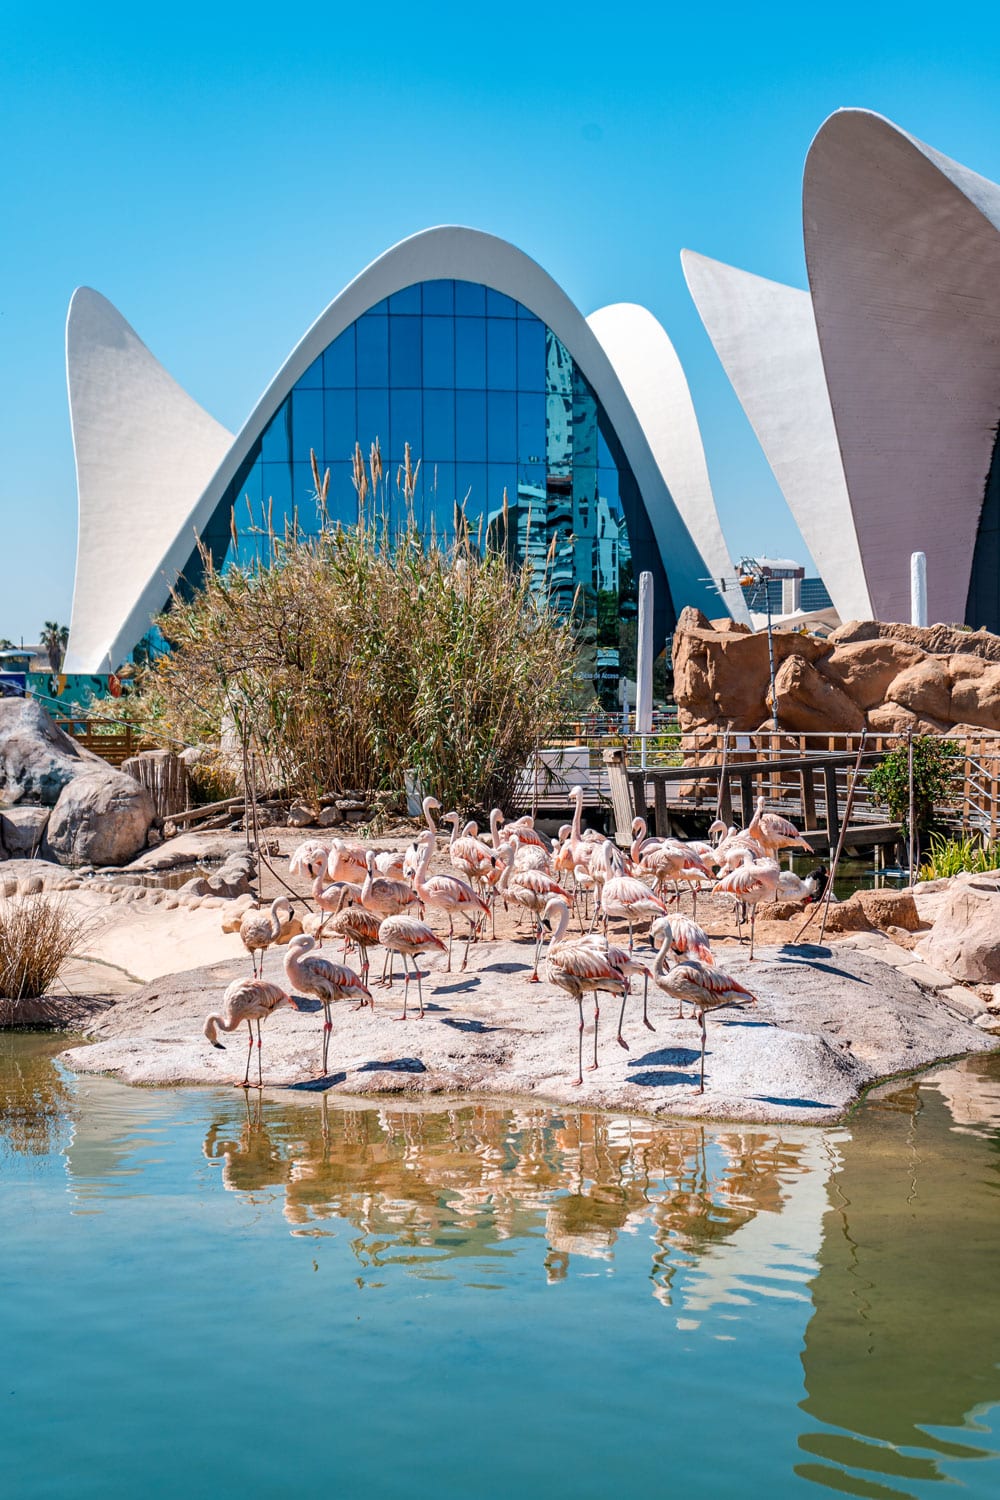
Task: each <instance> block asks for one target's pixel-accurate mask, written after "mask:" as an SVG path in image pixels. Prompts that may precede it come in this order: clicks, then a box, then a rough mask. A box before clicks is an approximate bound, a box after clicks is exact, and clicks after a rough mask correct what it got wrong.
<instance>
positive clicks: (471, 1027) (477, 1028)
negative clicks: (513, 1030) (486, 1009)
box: [441, 1016, 501, 1036]
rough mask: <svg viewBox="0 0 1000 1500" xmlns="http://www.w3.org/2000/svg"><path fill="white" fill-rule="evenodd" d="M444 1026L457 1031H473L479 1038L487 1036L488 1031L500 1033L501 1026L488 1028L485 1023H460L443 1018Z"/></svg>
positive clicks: (446, 1017) (451, 1018) (448, 1017)
mask: <svg viewBox="0 0 1000 1500" xmlns="http://www.w3.org/2000/svg"><path fill="white" fill-rule="evenodd" d="M441 1025H442V1026H452V1027H454V1029H455V1030H456V1031H472V1032H475V1034H476V1035H477V1036H485V1034H486V1033H487V1032H488V1031H499V1030H500V1029H501V1028H500V1027H499V1026H487V1024H486V1022H485V1021H459V1020H457V1019H456V1018H454V1017H451V1016H442V1018H441Z"/></svg>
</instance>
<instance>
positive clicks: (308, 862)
mask: <svg viewBox="0 0 1000 1500" xmlns="http://www.w3.org/2000/svg"><path fill="white" fill-rule="evenodd" d="M329 855H330V846H329V844H324V843H323V842H322V840H321V839H306V841H305V843H304V844H299V846H298V848H297V849H293V850H292V854H291V857H290V859H289V861H288V873H289V874H290V875H297V874H298V873H299V872H300V871H302V870H304V871H305V872H306V874H307V875H308V876H309V878H310V879H315V877H316V875H317V874H326V866H327V860H328V858H329Z"/></svg>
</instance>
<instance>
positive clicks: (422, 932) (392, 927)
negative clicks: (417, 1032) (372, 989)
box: [378, 916, 445, 1021]
mask: <svg viewBox="0 0 1000 1500" xmlns="http://www.w3.org/2000/svg"><path fill="white" fill-rule="evenodd" d="M378 940H379V942H380V943H381V944H382V947H383V948H384V949H385V950H386V952H387V953H389V954H393V953H401V954H402V956H403V981H404V983H403V1014H402V1015H401V1016H394V1017H393V1019H394V1020H396V1021H405V1020H406V1001H407V996H408V994H409V989H410V978H411V975H410V972H409V970H408V969H407V967H406V960H407V959H408V958H411V959H412V960H413V975H412V977H413V978H415V979H416V981H417V994H418V996H419V998H420V1014H419V1018H420V1020H421V1021H422V1020H423V1018H424V992H423V988H422V987H421V983H420V979H421V974H420V970H419V968H418V967H417V954H418V953H433V952H441V953H443V952H444V951H445V947H444V943H442V941H441V939H440V938H439V937H438V935H437V933H436V932H432V930H431V929H430V928H429V927H428V926H427V923H426V922H418V921H417V919H416V917H408V916H396V917H386V919H385V921H384V922H382V924H381V925H380V927H379V930H378ZM390 982H391V981H390Z"/></svg>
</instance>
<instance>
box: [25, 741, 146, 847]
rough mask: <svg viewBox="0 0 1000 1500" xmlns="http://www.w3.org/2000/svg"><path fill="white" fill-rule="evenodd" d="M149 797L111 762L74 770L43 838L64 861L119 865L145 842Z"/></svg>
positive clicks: (136, 783)
mask: <svg viewBox="0 0 1000 1500" xmlns="http://www.w3.org/2000/svg"><path fill="white" fill-rule="evenodd" d="M155 816H156V808H155V807H154V805H153V799H152V797H151V795H150V794H149V792H147V791H146V789H145V787H141V786H140V785H139V783H138V782H137V781H135V780H134V779H133V778H132V777H131V776H125V775H124V774H123V773H122V772H121V771H115V770H113V769H112V768H111V766H108V765H104V766H103V769H101V770H96V771H88V772H87V774H86V775H84V776H75V777H74V778H73V780H72V781H71V782H69V783H68V785H67V786H65V787H64V788H63V790H62V792H61V793H60V795H59V801H58V802H57V803H56V805H55V807H54V808H53V810H52V815H51V817H50V818H49V825H48V832H47V843H48V847H49V849H50V850H51V851H52V853H53V854H54V855H55V857H56V859H58V860H59V862H60V864H64V865H124V864H127V862H128V861H129V860H130V859H134V858H135V856H136V855H137V854H138V853H139V850H140V849H143V848H145V845H146V835H147V833H148V832H149V828H150V824H151V823H152V821H153V818H154V817H155Z"/></svg>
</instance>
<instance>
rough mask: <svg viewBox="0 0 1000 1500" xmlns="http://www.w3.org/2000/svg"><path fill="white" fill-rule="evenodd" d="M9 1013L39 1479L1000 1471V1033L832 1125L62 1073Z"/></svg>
mask: <svg viewBox="0 0 1000 1500" xmlns="http://www.w3.org/2000/svg"><path fill="white" fill-rule="evenodd" d="M62 1045H64V1042H63V1041H57V1040H53V1039H51V1038H46V1037H40V1036H11V1035H7V1036H0V1202H2V1205H3V1216H2V1222H3V1236H2V1251H0V1255H2V1259H0V1266H2V1283H0V1284H2V1296H0V1349H2V1351H3V1367H2V1370H3V1384H2V1387H0V1394H2V1402H0V1463H2V1465H3V1469H2V1475H3V1480H4V1493H6V1494H10V1495H11V1496H16V1497H18V1500H35V1497H49V1496H53V1497H56V1496H58V1497H64V1496H65V1497H70V1496H72V1497H74V1500H88V1497H102V1500H104V1497H117V1496H129V1497H133V1496H135V1497H139V1496H141V1497H160V1496H171V1497H174V1496H181V1497H192V1500H193V1497H200V1496H229V1495H233V1496H235V1495H241V1496H253V1497H270V1496H286V1495H287V1496H292V1495H300V1494H303V1493H309V1492H312V1491H314V1490H315V1491H317V1492H323V1493H330V1494H333V1495H336V1496H350V1497H354V1496H366V1497H371V1500H395V1497H397V1496H399V1497H404V1496H405V1497H406V1500H422V1497H428V1500H431V1497H434V1500H448V1497H467V1496H468V1497H473V1496H475V1497H491V1500H492V1497H498V1500H499V1497H505V1500H506V1497H517V1496H520V1497H524V1500H535V1497H539V1500H541V1497H546V1500H549V1497H551V1500H560V1497H563V1496H566V1497H574V1500H590V1497H595V1500H596V1497H598V1496H600V1497H609V1496H616V1495H644V1494H647V1495H663V1496H671V1497H673V1496H676V1497H697V1496H713V1497H715V1496H730V1495H733V1496H761V1497H765V1496H767V1497H774V1496H779V1497H780V1496H786V1495H791V1496H794V1495H800V1494H801V1495H806V1494H813V1495H815V1494H816V1493H817V1487H819V1488H820V1489H833V1490H835V1491H840V1492H841V1493H845V1494H850V1495H862V1496H874V1497H881V1496H899V1495H908V1496H915V1497H924V1496H931V1495H936V1494H944V1493H946V1487H948V1486H950V1492H951V1493H954V1494H956V1495H961V1496H962V1497H963V1500H964V1497H965V1496H982V1497H986V1496H989V1497H990V1500H996V1497H997V1496H998V1495H1000V1369H998V1367H997V1361H998V1360H1000V1296H998V1294H997V1278H998V1272H1000V1065H998V1062H997V1060H996V1059H986V1060H983V1059H979V1060H976V1061H969V1062H966V1063H962V1064H959V1065H956V1066H952V1067H949V1068H946V1069H941V1070H939V1071H938V1072H937V1073H935V1074H932V1075H929V1076H927V1077H925V1078H923V1079H921V1080H919V1081H913V1080H910V1081H908V1082H906V1083H905V1084H903V1085H897V1086H894V1087H893V1088H891V1089H890V1090H888V1091H887V1092H886V1094H885V1096H884V1097H883V1098H881V1099H879V1100H877V1101H872V1102H871V1103H869V1104H868V1105H866V1106H865V1108H864V1109H863V1110H862V1111H861V1112H860V1113H859V1114H858V1115H857V1116H856V1117H855V1118H854V1119H853V1120H852V1121H851V1123H850V1124H849V1126H845V1127H843V1128H840V1129H833V1130H827V1131H820V1130H814V1131H807V1130H804V1129H782V1130H777V1129H756V1130H753V1129H743V1128H734V1127H730V1128H725V1127H717V1128H712V1129H708V1128H701V1127H698V1126H670V1127H669V1128H668V1127H660V1126H657V1125H655V1124H652V1123H650V1122H645V1121H635V1120H626V1119H621V1118H613V1117H607V1116H600V1115H594V1114H592V1113H588V1112H586V1111H579V1112H577V1111H574V1112H571V1113H567V1112H561V1113H552V1112H551V1111H546V1110H543V1109H541V1108H537V1107H533V1106H530V1105H526V1104H517V1105H511V1106H509V1107H501V1106H498V1105H497V1104H496V1103H490V1104H489V1105H486V1104H470V1103H467V1102H463V1103H461V1104H457V1105H451V1106H441V1107H439V1108H432V1109H425V1108H422V1109H416V1108H409V1107H407V1106H405V1105H403V1104H396V1103H388V1104H385V1105H384V1106H382V1107H380V1108H376V1109H371V1108H364V1109H361V1108H357V1109H348V1108H345V1107H343V1106H342V1105H341V1104H339V1103H338V1104H332V1103H330V1102H329V1101H328V1100H325V1099H322V1098H316V1097H314V1096H312V1097H308V1098H299V1097H296V1096H291V1097H289V1096H288V1095H284V1096H271V1095H267V1096H265V1098H264V1099H263V1100H262V1101H261V1100H259V1099H251V1100H249V1102H247V1101H246V1100H245V1099H244V1096H243V1094H242V1092H240V1091H231V1092H229V1093H222V1092H214V1091H207V1090H200V1091H195V1090H178V1091H169V1092H167V1091H145V1090H133V1089H128V1088H126V1087H124V1086H122V1085H119V1084H116V1083H114V1082H112V1081H109V1080H105V1079H81V1080H73V1079H72V1078H69V1077H67V1076H65V1075H63V1074H61V1073H60V1072H59V1070H58V1069H57V1068H56V1067H55V1066H54V1065H53V1062H52V1058H53V1056H54V1053H55V1052H56V1051H57V1050H58V1049H59V1048H60V1047H61V1046H62Z"/></svg>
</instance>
